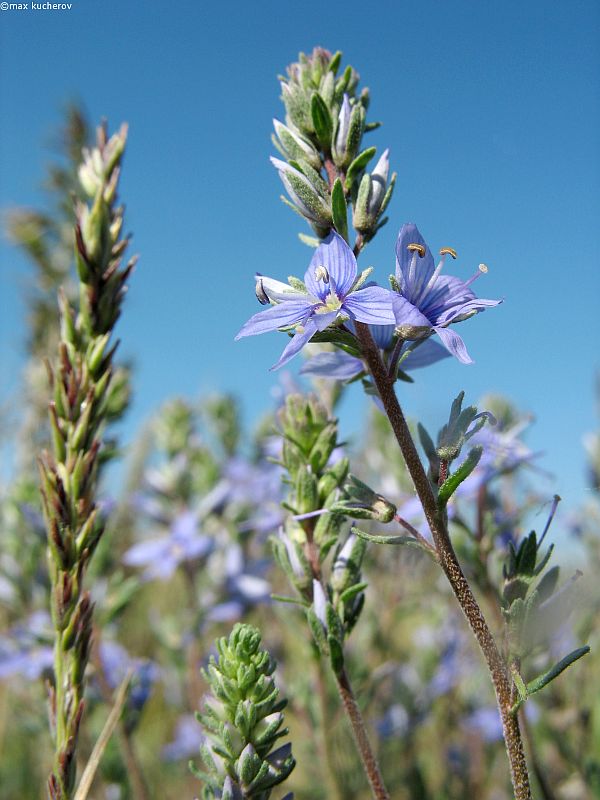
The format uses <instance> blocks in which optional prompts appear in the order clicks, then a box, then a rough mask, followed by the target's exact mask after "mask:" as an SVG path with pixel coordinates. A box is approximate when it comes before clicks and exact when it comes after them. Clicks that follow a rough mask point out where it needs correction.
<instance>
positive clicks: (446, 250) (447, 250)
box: [440, 247, 457, 259]
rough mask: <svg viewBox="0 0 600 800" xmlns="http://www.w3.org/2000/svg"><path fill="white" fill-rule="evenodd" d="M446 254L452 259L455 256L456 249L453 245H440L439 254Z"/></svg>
mask: <svg viewBox="0 0 600 800" xmlns="http://www.w3.org/2000/svg"><path fill="white" fill-rule="evenodd" d="M446 254H448V255H451V256H452V258H454V259H456V257H457V254H456V250H455V249H454V248H453V247H442V249H441V250H440V255H441V256H445V255H446Z"/></svg>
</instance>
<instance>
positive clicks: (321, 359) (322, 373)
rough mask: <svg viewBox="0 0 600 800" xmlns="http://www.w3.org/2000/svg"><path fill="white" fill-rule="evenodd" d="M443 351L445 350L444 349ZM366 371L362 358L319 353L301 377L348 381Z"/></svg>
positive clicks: (335, 353) (308, 364)
mask: <svg viewBox="0 0 600 800" xmlns="http://www.w3.org/2000/svg"><path fill="white" fill-rule="evenodd" d="M442 349H443V348H442ZM363 371H364V364H363V363H362V361H361V360H360V358H354V356H351V355H349V354H348V353H343V352H342V351H341V350H336V351H335V352H333V353H318V354H317V355H316V356H313V357H312V358H310V359H309V360H308V361H307V362H306V364H305V365H304V366H303V367H302V369H301V370H300V374H301V375H315V376H316V377H318V378H331V379H332V380H337V381H348V380H350V379H351V378H355V377H356V376H357V375H359V374H360V373H361V372H363Z"/></svg>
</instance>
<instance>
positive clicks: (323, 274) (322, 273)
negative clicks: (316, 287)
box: [315, 264, 329, 283]
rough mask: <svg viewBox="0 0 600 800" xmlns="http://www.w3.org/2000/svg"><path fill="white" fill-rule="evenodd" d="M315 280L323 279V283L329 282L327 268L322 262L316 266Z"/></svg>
mask: <svg viewBox="0 0 600 800" xmlns="http://www.w3.org/2000/svg"><path fill="white" fill-rule="evenodd" d="M315 280H316V281H323V283H329V273H328V272H327V268H326V267H324V266H323V264H321V266H319V267H317V268H316V270H315Z"/></svg>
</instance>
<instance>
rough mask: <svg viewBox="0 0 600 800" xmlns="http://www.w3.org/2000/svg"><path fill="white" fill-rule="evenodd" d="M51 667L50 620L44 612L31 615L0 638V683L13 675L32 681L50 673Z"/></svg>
mask: <svg viewBox="0 0 600 800" xmlns="http://www.w3.org/2000/svg"><path fill="white" fill-rule="evenodd" d="M53 664H54V651H53V648H52V645H51V635H50V617H49V616H48V614H47V613H46V612H45V611H36V612H34V613H33V614H31V615H30V616H29V618H28V619H27V620H25V621H24V623H20V624H19V625H15V626H14V627H13V628H11V629H10V630H9V631H7V634H6V635H5V636H0V681H1V680H5V679H7V678H11V677H13V676H20V677H22V678H25V680H28V681H34V680H37V679H38V678H40V677H42V675H44V674H45V673H46V672H50V670H51V669H52V665H53Z"/></svg>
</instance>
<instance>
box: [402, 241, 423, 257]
mask: <svg viewBox="0 0 600 800" xmlns="http://www.w3.org/2000/svg"><path fill="white" fill-rule="evenodd" d="M406 249H407V250H414V251H416V252H417V253H418V254H419V255H420V256H421V258H425V248H424V247H423V245H422V244H417V243H415V242H413V243H412V244H407V245H406Z"/></svg>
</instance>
